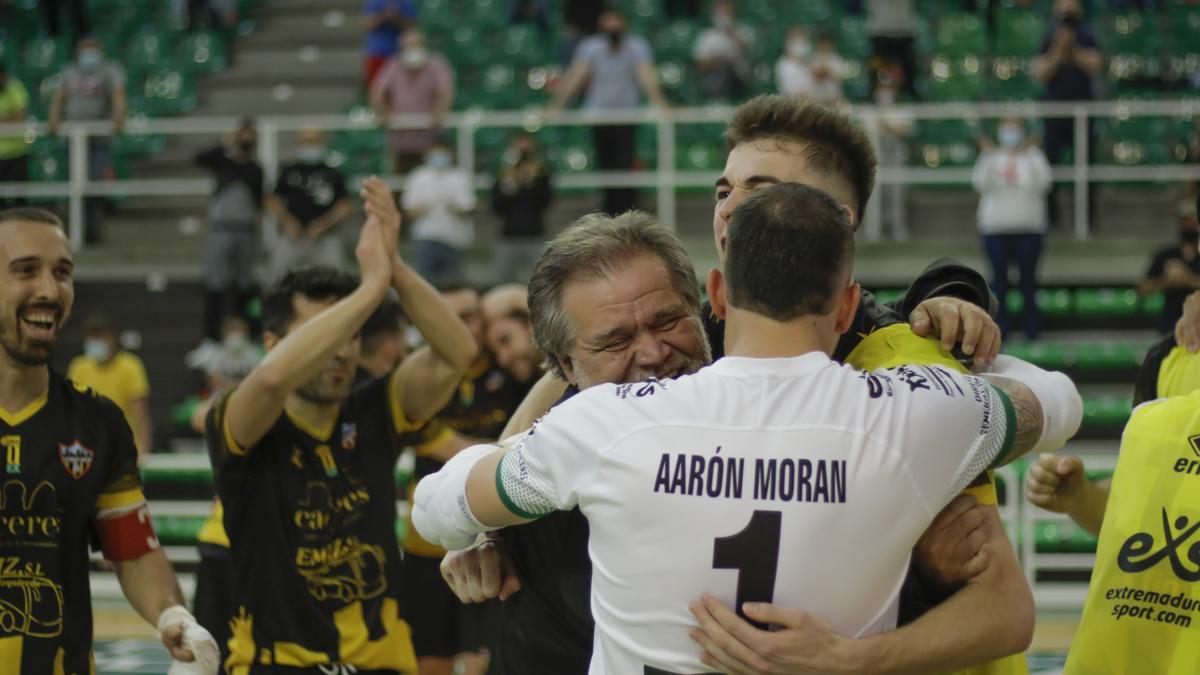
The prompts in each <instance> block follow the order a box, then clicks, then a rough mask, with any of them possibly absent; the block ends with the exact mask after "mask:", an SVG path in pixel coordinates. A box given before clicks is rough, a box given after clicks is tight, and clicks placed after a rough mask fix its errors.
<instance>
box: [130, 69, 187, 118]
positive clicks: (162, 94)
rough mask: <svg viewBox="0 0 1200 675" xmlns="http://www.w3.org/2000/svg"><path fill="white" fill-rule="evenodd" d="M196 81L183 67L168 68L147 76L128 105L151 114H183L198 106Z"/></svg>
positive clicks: (150, 115)
mask: <svg viewBox="0 0 1200 675" xmlns="http://www.w3.org/2000/svg"><path fill="white" fill-rule="evenodd" d="M196 103H197V97H196V83H195V82H194V81H193V80H192V77H191V76H190V75H188V74H187V73H184V72H182V71H180V70H175V69H170V68H165V69H161V70H157V71H154V72H152V73H150V74H149V75H147V76H146V79H145V80H144V81H143V82H142V86H141V88H140V90H138V91H137V94H136V95H134V96H130V101H129V107H130V109H131V110H133V111H134V112H138V113H142V114H145V115H147V116H149V117H169V116H172V115H182V114H184V113H187V112H190V111H192V110H194V109H195V108H196Z"/></svg>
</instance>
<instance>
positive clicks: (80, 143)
mask: <svg viewBox="0 0 1200 675" xmlns="http://www.w3.org/2000/svg"><path fill="white" fill-rule="evenodd" d="M87 145H88V134H87V130H86V129H84V127H83V125H81V124H75V125H72V126H71V133H70V136H68V157H69V160H70V162H69V165H68V170H69V171H70V186H71V192H70V203H69V208H68V218H67V239H68V240H69V241H70V243H71V250H73V251H78V250H80V249H82V248H83V243H84V236H83V235H84V231H83V230H84V223H83V218H84V208H83V199H84V191H85V190H86V189H87V181H88V147H87ZM92 225H93V227H94V226H95V225H96V224H95V223H92Z"/></svg>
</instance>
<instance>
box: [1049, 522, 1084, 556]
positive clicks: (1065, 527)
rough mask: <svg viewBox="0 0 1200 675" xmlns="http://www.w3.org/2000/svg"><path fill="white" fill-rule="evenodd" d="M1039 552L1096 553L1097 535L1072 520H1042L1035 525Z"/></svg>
mask: <svg viewBox="0 0 1200 675" xmlns="http://www.w3.org/2000/svg"><path fill="white" fill-rule="evenodd" d="M1034 542H1035V543H1034V546H1035V549H1034V550H1036V551H1037V552H1038V553H1095V552H1096V537H1095V536H1093V535H1092V534H1091V533H1090V532H1088V531H1087V530H1084V529H1083V528H1081V527H1079V526H1078V525H1076V524H1075V523H1073V522H1071V521H1050V522H1047V521H1041V522H1038V523H1036V524H1035V525H1034Z"/></svg>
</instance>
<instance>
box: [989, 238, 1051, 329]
mask: <svg viewBox="0 0 1200 675" xmlns="http://www.w3.org/2000/svg"><path fill="white" fill-rule="evenodd" d="M1044 238H1045V237H1044V235H1041V234H985V235H983V250H984V252H985V253H987V257H988V262H990V263H991V265H992V292H993V293H995V294H996V299H998V300H999V301H1000V311H999V312H998V313H997V314H996V323H998V324H1000V331H1001V333H1002V334H1004V335H1005V336H1006V337H1007V335H1008V331H1009V323H1010V320H1009V316H1008V302H1007V298H1008V288H1009V281H1008V271H1009V267H1010V266H1011V265H1012V264H1014V263H1015V264H1016V266H1017V274H1018V278H1019V281H1018V284H1017V285H1018V288H1020V289H1021V297H1022V298H1023V299H1024V301H1025V307H1024V310H1023V314H1024V315H1025V336H1026V337H1027V338H1029V339H1030V340H1036V339H1037V336H1038V333H1039V332H1040V331H1041V328H1042V325H1041V324H1042V320H1041V315H1040V314H1039V312H1038V307H1037V290H1038V282H1037V266H1038V259H1039V258H1041V256H1042V242H1043V239H1044Z"/></svg>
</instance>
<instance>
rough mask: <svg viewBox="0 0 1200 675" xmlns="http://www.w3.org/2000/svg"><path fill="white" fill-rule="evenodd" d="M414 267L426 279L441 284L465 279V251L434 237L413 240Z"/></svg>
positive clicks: (436, 284) (437, 284) (434, 283)
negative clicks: (435, 239) (434, 239)
mask: <svg viewBox="0 0 1200 675" xmlns="http://www.w3.org/2000/svg"><path fill="white" fill-rule="evenodd" d="M413 256H414V257H415V258H416V260H415V261H414V262H415V263H416V264H415V265H414V267H416V269H417V274H420V275H421V276H422V277H423V278H424V279H425V280H426V281H428V282H429V283H431V284H433V285H434V286H439V285H442V284H446V283H458V282H461V281H463V280H464V278H465V277H464V276H463V272H464V270H463V253H462V251H460V250H458V249H456V248H454V247H453V246H451V245H449V244H445V243H442V242H440V241H433V240H432V239H419V240H417V241H415V242H413Z"/></svg>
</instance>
